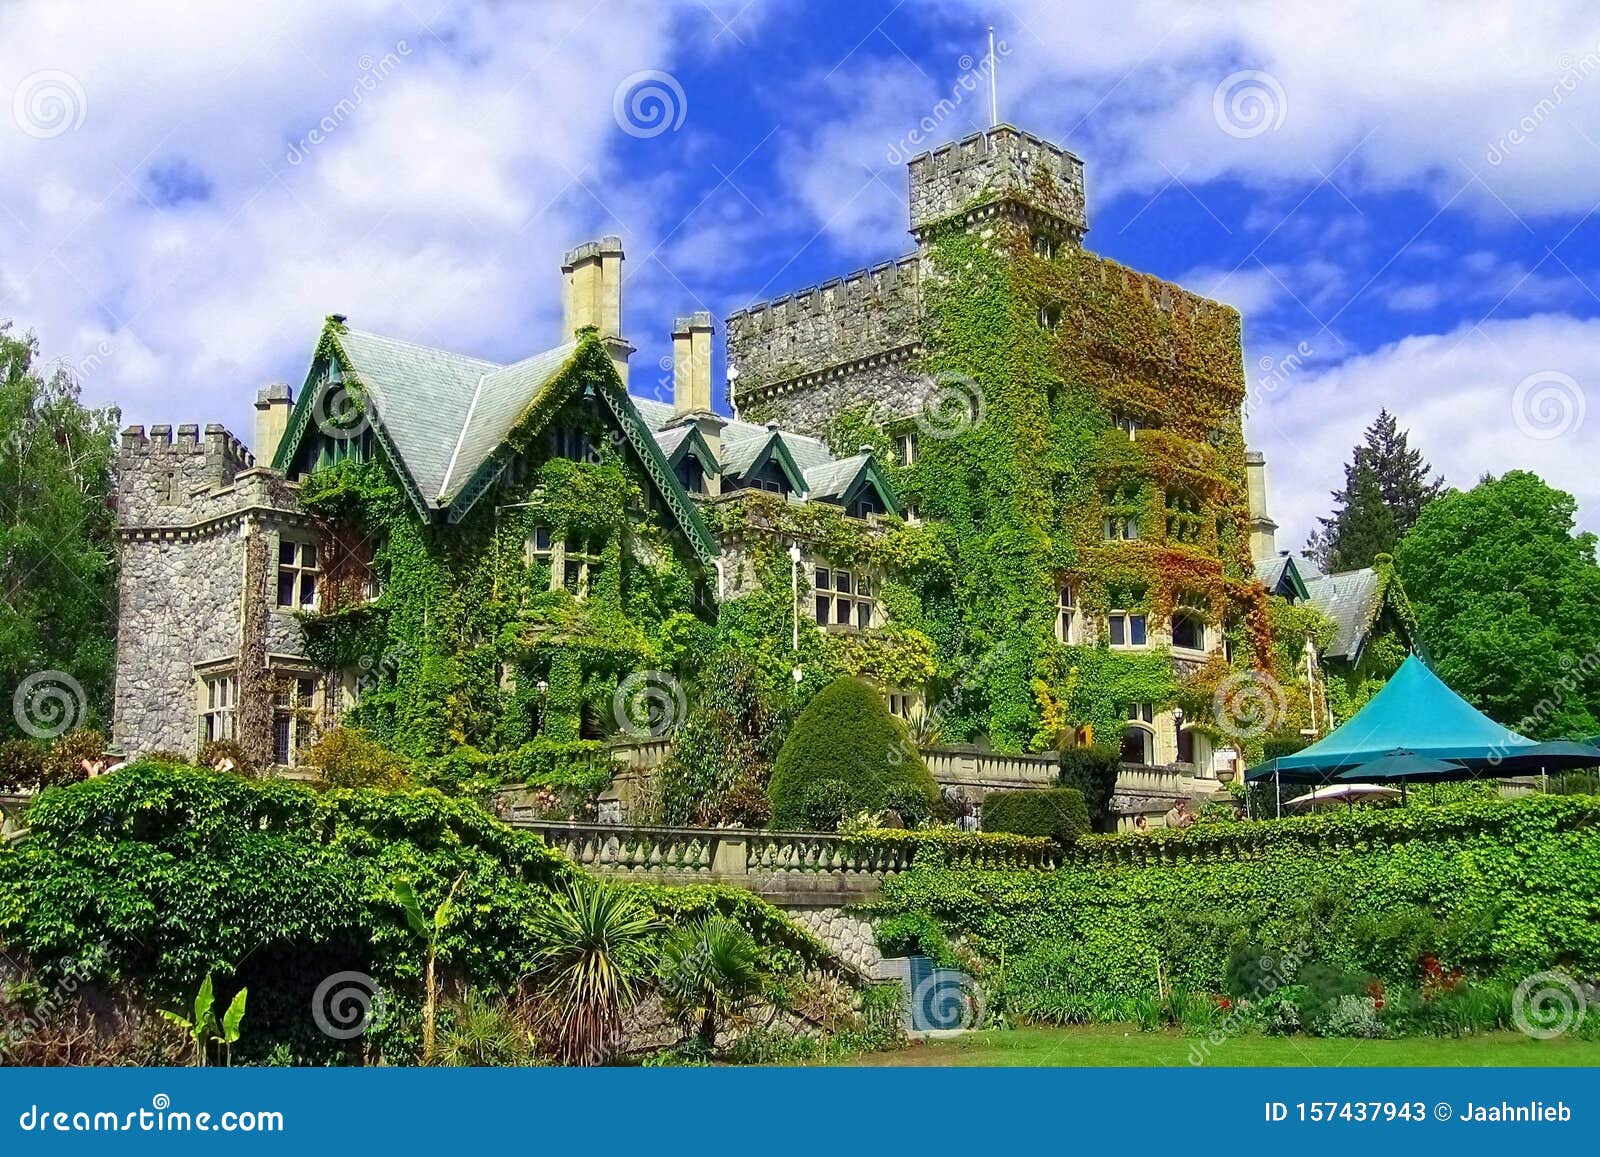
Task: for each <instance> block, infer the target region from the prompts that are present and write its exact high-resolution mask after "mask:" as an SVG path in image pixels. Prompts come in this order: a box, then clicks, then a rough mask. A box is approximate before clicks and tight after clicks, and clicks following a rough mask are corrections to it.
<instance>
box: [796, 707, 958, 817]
mask: <svg viewBox="0 0 1600 1157" xmlns="http://www.w3.org/2000/svg"><path fill="white" fill-rule="evenodd" d="M767 797H768V799H770V800H771V802H772V826H773V827H775V828H788V829H800V830H822V831H831V830H833V829H834V828H835V827H837V826H838V824H839V820H840V818H841V817H844V816H853V815H856V814H857V813H859V812H875V811H881V810H883V809H885V808H893V809H894V810H895V811H897V812H899V813H900V815H901V817H902V818H903V819H904V820H905V821H906V823H907V824H911V823H914V822H916V821H919V820H922V819H925V818H927V816H928V815H929V814H930V813H931V812H932V810H933V805H934V803H935V801H936V800H937V799H938V789H937V788H936V787H935V786H934V782H933V776H932V775H931V774H930V773H929V771H928V765H927V764H926V763H924V762H923V761H922V756H921V754H920V753H919V752H918V751H917V746H916V744H915V743H914V742H912V740H911V737H910V735H909V734H908V733H907V732H906V729H905V725H904V724H902V723H901V722H900V721H899V720H898V719H896V718H895V717H894V716H892V715H890V714H889V708H888V705H887V704H885V703H884V701H883V696H881V695H879V694H878V692H877V691H876V690H875V689H874V688H873V687H872V686H871V685H870V684H868V683H865V682H863V681H862V680H860V679H851V678H845V679H835V680H834V681H833V682H832V683H829V684H828V685H827V686H826V687H824V688H823V689H822V690H821V691H819V692H818V693H817V696H816V698H814V699H812V700H811V702H810V703H809V704H807V706H806V709H805V710H804V711H802V712H801V713H800V717H799V718H798V719H796V720H795V722H794V727H793V728H791V729H790V731H789V738H788V739H787V740H785V741H784V744H783V747H782V749H781V750H780V751H779V752H778V760H777V763H775V764H774V765H773V768H772V779H771V781H770V783H769V784H768V786H767Z"/></svg>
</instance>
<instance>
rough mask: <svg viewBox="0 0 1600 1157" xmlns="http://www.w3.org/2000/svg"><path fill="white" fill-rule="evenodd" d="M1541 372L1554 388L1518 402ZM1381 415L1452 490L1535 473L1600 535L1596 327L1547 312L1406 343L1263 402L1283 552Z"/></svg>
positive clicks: (1321, 506)
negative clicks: (1386, 414) (1394, 420)
mask: <svg viewBox="0 0 1600 1157" xmlns="http://www.w3.org/2000/svg"><path fill="white" fill-rule="evenodd" d="M1541 374H1543V375H1546V377H1545V378H1544V379H1543V385H1544V386H1548V387H1549V388H1548V389H1543V388H1542V387H1541V383H1540V382H1539V381H1534V382H1532V383H1531V384H1530V385H1529V386H1527V387H1525V388H1524V391H1523V393H1522V394H1521V395H1519V393H1518V386H1519V384H1520V383H1523V382H1524V381H1528V380H1529V379H1533V378H1536V376H1537V375H1541ZM1569 381H1570V383H1572V384H1571V385H1569V384H1568V382H1569ZM1541 399H1542V400H1541ZM1383 407H1388V409H1389V410H1390V411H1391V412H1392V413H1394V414H1395V415H1396V416H1397V417H1398V418H1399V420H1400V425H1401V426H1402V427H1405V428H1407V429H1409V430H1410V432H1411V444H1412V445H1413V446H1415V447H1417V448H1419V449H1421V450H1422V452H1423V454H1424V455H1426V456H1427V458H1428V459H1429V461H1431V462H1432V463H1433V465H1434V466H1435V467H1436V468H1437V469H1438V470H1439V471H1440V472H1442V473H1443V474H1444V476H1445V478H1446V479H1447V480H1448V481H1449V482H1450V484H1451V485H1453V486H1459V487H1462V488H1468V487H1471V486H1472V485H1473V484H1474V483H1475V482H1476V481H1477V480H1478V478H1479V477H1480V476H1481V475H1482V474H1484V473H1485V472H1488V473H1493V474H1500V473H1503V472H1504V471H1507V470H1512V469H1523V470H1532V471H1534V472H1535V473H1537V474H1539V475H1540V476H1541V477H1543V478H1544V479H1545V480H1546V481H1547V482H1549V483H1550V484H1551V485H1553V486H1557V487H1560V488H1561V489H1563V490H1566V491H1568V492H1569V493H1572V494H1575V495H1576V496H1577V498H1578V502H1579V520H1580V523H1581V524H1582V525H1583V526H1584V527H1585V528H1586V529H1590V530H1600V475H1597V474H1596V473H1595V470H1594V461H1593V459H1594V447H1595V445H1596V441H1595V437H1596V430H1597V429H1600V319H1588V320H1580V319H1578V318H1574V317H1570V316H1566V315H1563V314H1541V315H1538V316H1534V317H1527V318H1518V319H1515V320H1507V321H1488V322H1484V323H1482V324H1481V325H1478V326H1463V327H1461V328H1460V329H1457V330H1454V331H1452V332H1450V333H1445V334H1426V335H1418V336H1413V337H1408V338H1405V339H1404V340H1402V341H1398V342H1394V343H1392V344H1389V345H1385V346H1383V347H1382V348H1380V349H1377V350H1374V351H1373V352H1371V353H1369V354H1363V355H1361V356H1359V357H1353V358H1349V359H1347V360H1345V361H1343V362H1340V363H1338V364H1337V365H1333V366H1330V367H1326V368H1315V369H1312V370H1310V371H1305V372H1302V373H1301V374H1299V375H1298V376H1291V377H1290V378H1289V379H1288V380H1287V381H1285V382H1284V384H1283V385H1281V386H1279V387H1278V388H1277V389H1276V390H1274V391H1272V392H1271V393H1269V394H1266V395H1264V397H1263V400H1262V403H1261V404H1260V406H1259V407H1258V408H1257V409H1256V410H1255V411H1254V413H1253V414H1252V416H1251V419H1250V423H1249V429H1248V435H1249V439H1250V444H1251V445H1252V446H1253V447H1255V448H1257V449H1260V450H1263V451H1264V452H1265V453H1266V455H1267V470H1268V485H1269V488H1270V498H1269V505H1270V509H1271V513H1272V515H1273V517H1274V518H1276V519H1277V520H1278V522H1279V523H1280V524H1281V529H1280V530H1279V532H1278V545H1279V547H1280V549H1284V548H1298V547H1299V546H1300V545H1301V544H1302V543H1303V542H1304V540H1305V536H1306V534H1307V533H1308V532H1309V531H1310V530H1311V529H1312V528H1313V527H1314V526H1315V525H1316V519H1317V517H1319V516H1326V515H1327V513H1328V509H1329V497H1328V495H1329V492H1330V491H1332V490H1333V489H1335V488H1336V487H1337V486H1339V485H1340V484H1342V482H1343V478H1344V475H1343V463H1344V462H1345V461H1346V460H1348V458H1349V456H1350V451H1351V448H1352V447H1353V446H1354V445H1355V444H1356V443H1357V442H1358V441H1360V439H1361V433H1362V431H1363V430H1364V429H1365V428H1366V426H1367V425H1368V423H1370V422H1371V421H1372V419H1373V418H1375V417H1376V416H1377V414H1378V411H1379V410H1380V409H1382V408H1383ZM1541 435H1549V436H1541Z"/></svg>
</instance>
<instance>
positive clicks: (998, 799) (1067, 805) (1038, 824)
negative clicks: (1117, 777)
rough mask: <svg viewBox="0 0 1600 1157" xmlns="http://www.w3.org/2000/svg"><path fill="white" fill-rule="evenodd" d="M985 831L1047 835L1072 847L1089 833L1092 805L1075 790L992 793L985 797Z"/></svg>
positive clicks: (1066, 788) (1058, 789)
mask: <svg viewBox="0 0 1600 1157" xmlns="http://www.w3.org/2000/svg"><path fill="white" fill-rule="evenodd" d="M983 830H984V831H986V832H1012V833H1014V834H1016V835H1019V836H1047V837H1049V838H1050V839H1052V840H1055V841H1056V842H1057V843H1059V844H1071V843H1074V842H1075V841H1076V840H1077V839H1078V838H1079V837H1080V836H1082V835H1084V834H1086V833H1087V832H1088V831H1089V806H1088V805H1087V804H1086V803H1084V802H1083V793H1082V792H1081V791H1079V790H1078V789H1077V788H1075V787H1055V788H1050V789H1049V790H1047V791H991V792H990V793H989V794H988V795H986V796H984V797H983Z"/></svg>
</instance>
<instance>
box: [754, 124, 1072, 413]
mask: <svg viewBox="0 0 1600 1157" xmlns="http://www.w3.org/2000/svg"><path fill="white" fill-rule="evenodd" d="M907 172H908V183H909V189H910V196H909V201H910V224H911V234H912V237H913V238H914V239H915V240H916V241H917V243H918V246H919V248H918V249H917V250H916V251H915V252H912V253H908V254H906V255H905V256H904V257H899V258H896V259H895V260H894V261H889V262H885V263H884V264H882V265H875V266H873V267H871V268H869V269H862V270H858V271H857V272H855V273H851V274H848V275H846V276H844V277H840V278H835V279H833V280H831V281H825V282H823V283H822V284H820V285H813V286H809V287H808V288H805V289H801V290H797V291H796V292H794V293H790V294H787V295H785V296H783V297H778V298H773V299H772V300H770V301H764V302H760V303H758V304H756V305H752V306H750V307H749V308H747V309H742V310H740V311H738V312H737V313H735V314H733V315H732V316H730V317H729V318H728V322H727V333H728V373H729V382H730V390H729V392H730V395H731V396H732V398H733V402H734V406H735V408H736V409H737V410H738V411H739V413H740V416H741V417H744V418H746V419H747V420H750V421H760V422H778V423H781V424H782V425H783V426H785V427H787V428H790V429H794V430H799V431H801V432H803V433H807V434H812V435H820V434H821V433H822V432H824V431H825V430H826V429H827V426H828V423H829V422H830V421H831V420H832V419H833V418H834V417H835V416H836V415H837V414H838V413H839V412H840V411H841V410H845V409H851V408H862V407H865V408H867V409H868V410H869V412H870V413H871V414H872V415H873V418H874V420H875V421H877V422H879V423H881V424H890V423H893V422H895V421H898V420H905V419H909V418H912V417H914V416H915V415H917V414H918V413H919V412H920V411H921V410H922V408H923V406H924V405H925V403H927V402H928V400H929V399H930V398H931V397H933V396H934V395H935V393H936V392H937V384H936V383H934V382H933V381H931V380H929V379H928V378H927V376H926V375H925V374H924V373H923V371H922V368H921V358H922V352H923V350H922V341H921V326H922V320H923V315H922V290H923V285H924V283H925V280H926V278H927V277H928V275H929V268H928V262H927V260H926V256H927V255H926V247H925V245H924V242H925V241H926V240H927V239H928V237H929V233H930V230H931V229H932V228H933V227H934V226H936V225H939V224H942V223H948V222H954V223H957V224H959V225H961V226H963V227H966V228H970V229H974V230H976V231H978V232H980V233H988V232H991V231H992V230H993V229H994V228H995V226H996V225H998V224H999V223H1000V221H1001V220H1006V221H1010V222H1014V223H1019V224H1021V225H1024V226H1026V227H1027V228H1028V229H1029V230H1031V231H1033V232H1034V233H1036V234H1037V235H1039V236H1041V237H1043V238H1047V239H1048V240H1049V243H1051V244H1070V245H1076V244H1077V243H1078V241H1079V240H1080V239H1081V237H1082V236H1083V232H1084V230H1085V229H1086V228H1087V219H1086V217H1085V215H1084V191H1083V162H1082V161H1080V160H1079V159H1078V158H1077V157H1075V156H1073V155H1072V154H1071V153H1069V152H1067V151H1066V150H1065V149H1063V148H1061V147H1060V146H1058V145H1053V144H1050V143H1049V142H1048V141H1044V140H1041V139H1040V138H1038V137H1035V136H1033V135H1031V134H1029V133H1024V132H1021V131H1020V130H1018V129H1015V128H1013V127H1012V126H1010V125H997V126H996V127H994V128H992V129H990V130H988V131H987V132H983V133H975V134H974V135H972V136H970V137H967V138H966V139H964V140H961V141H956V142H954V143H952V144H949V145H945V146H944V147H942V148H939V149H934V150H933V151H932V152H928V153H924V154H922V155H921V156H918V157H913V158H912V159H911V160H910V161H909V162H907Z"/></svg>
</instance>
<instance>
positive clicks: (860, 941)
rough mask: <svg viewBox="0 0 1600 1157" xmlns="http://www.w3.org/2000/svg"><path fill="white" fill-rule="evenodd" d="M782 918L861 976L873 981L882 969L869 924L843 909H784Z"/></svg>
mask: <svg viewBox="0 0 1600 1157" xmlns="http://www.w3.org/2000/svg"><path fill="white" fill-rule="evenodd" d="M785 914H786V915H787V916H788V917H789V918H790V919H791V920H793V921H794V922H795V923H796V924H800V925H803V926H804V927H806V928H808V929H810V930H811V932H812V933H814V934H815V935H816V937H817V939H819V940H821V941H822V942H823V943H824V944H826V945H827V946H828V947H829V948H832V949H833V950H834V952H836V953H837V954H838V956H839V959H841V960H843V961H844V962H845V963H846V964H848V965H849V966H850V967H851V968H853V969H855V970H856V971H857V972H859V973H860V974H861V975H862V976H866V977H876V976H877V975H878V973H879V971H880V969H881V967H882V965H883V953H881V952H879V951H878V936H877V932H876V930H875V929H874V928H873V926H872V921H871V920H868V919H867V918H865V917H864V916H857V915H854V914H852V913H850V912H847V911H845V910H844V909H843V908H787V909H785Z"/></svg>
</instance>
